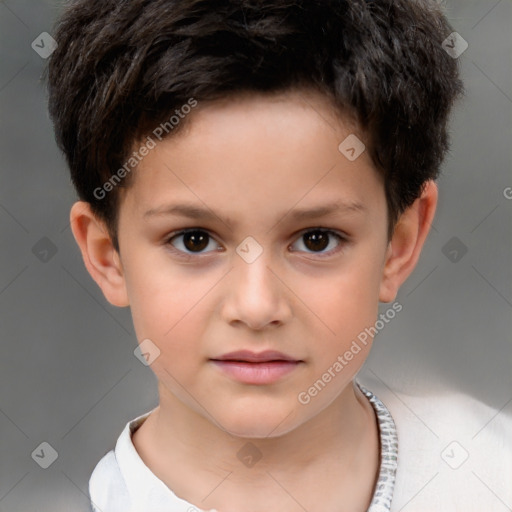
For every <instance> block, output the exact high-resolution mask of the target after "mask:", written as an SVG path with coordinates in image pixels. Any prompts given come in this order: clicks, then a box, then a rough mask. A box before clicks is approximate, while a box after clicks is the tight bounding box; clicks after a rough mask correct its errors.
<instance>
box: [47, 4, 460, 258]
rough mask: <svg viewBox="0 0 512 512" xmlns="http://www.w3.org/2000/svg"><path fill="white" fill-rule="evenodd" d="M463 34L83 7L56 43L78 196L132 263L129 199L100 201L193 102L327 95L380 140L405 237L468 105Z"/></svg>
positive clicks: (407, 19)
mask: <svg viewBox="0 0 512 512" xmlns="http://www.w3.org/2000/svg"><path fill="white" fill-rule="evenodd" d="M452 32H453V29H452V27H451V26H450V24H449V23H448V21H447V19H446V17H445V14H444V12H443V11H442V8H441V7H440V6H439V5H438V3H436V2H435V1H434V0H431V1H430V0H378V1H371V0H304V1H292V0H75V1H72V2H70V3H69V5H67V7H66V9H65V10H64V12H63V14H62V16H61V18H60V19H59V20H58V23H57V25H56V27H55V31H54V37H55V39H56V40H57V42H58V47H57V49H56V50H55V52H54V53H53V54H52V56H51V58H50V59H49V64H48V68H47V70H48V91H49V111H50V115H51V118H52V120H53V122H54V127H55V134H56V140H57V143H58V145H59V147H60V148H61V149H62V151H63V152H64V154H65V157H66V159H67V162H68V165H69V168H70V171H71V177H72V181H73V184H74V186H75V188H76V190H77V192H78V195H79V197H80V199H82V200H84V201H88V202H89V203H90V204H91V207H92V209H93V211H94V212H95V213H96V214H97V215H98V217H99V218H100V219H102V220H103V221H104V222H105V223H106V225H107V228H108V230H109V233H110V235H111V237H112V241H113V243H114V246H115V248H116V250H117V251H119V245H118V237H117V219H118V205H119V190H118V187H114V188H113V190H112V191H111V192H109V193H108V194H106V195H105V197H101V198H98V197H97V195H98V194H97V193H96V194H95V192H94V191H95V190H98V187H102V185H103V184H104V183H106V182H107V181H108V180H109V179H112V176H113V175H114V173H115V172H116V171H117V170H118V169H120V168H121V167H122V166H123V164H125V162H126V161H127V159H128V158H129V157H130V154H131V151H132V150H133V145H134V143H135V142H137V141H140V140H142V139H143V138H144V137H145V136H147V135H148V134H150V133H151V132H152V130H153V129H154V128H155V127H156V126H158V125H159V124H161V123H165V122H166V121H169V118H170V117H171V115H172V114H173V113H174V112H175V111H176V110H177V109H180V108H181V107H182V105H185V104H187V102H189V101H190V99H191V98H193V99H194V100H195V101H197V102H199V103H201V102H202V101H214V100H216V99H224V98H226V97H229V96H231V95H235V94H237V93H242V92H251V91H252V92H258V93H275V92H285V91H287V90H291V89H296V88H308V89H311V88H313V89H315V90H317V91H319V92H321V93H322V94H325V95H326V96H328V97H329V98H330V99H331V100H332V104H333V106H334V108H336V109H337V111H338V112H340V113H341V112H347V111H348V112H351V113H352V115H353V116H354V118H355V119H356V120H357V122H358V123H359V126H360V127H361V128H362V129H363V130H364V132H365V133H366V134H367V138H366V140H365V144H366V146H367V149H368V151H369V153H370V155H371V158H372V161H373V162H374V164H375V166H376V168H377V169H378V170H379V172H382V173H383V175H384V178H385V192H386V199H387V204H388V213H389V228H390V230H389V234H391V233H392V229H393V226H394V224H395V222H396V220H397V219H398V217H399V215H400V214H401V213H402V212H403V211H404V210H405V209H406V208H407V207H408V206H410V205H411V204H412V203H413V202H414V200H415V199H416V198H417V197H418V196H419V195H420V194H421V191H422V187H423V186H424V185H425V183H426V181H428V180H431V179H435V178H437V176H438V174H439V169H440V165H441V163H442V160H443V159H444V156H445V153H446V152H447V151H448V150H449V140H448V134H447V122H448V115H449V112H450V110H451V107H452V104H453V103H454V101H455V99H456V98H457V97H458V96H459V95H462V94H463V92H464V89H463V84H462V81H461V80H460V78H459V72H458V62H457V60H456V59H453V58H452V57H451V56H449V55H448V54H447V53H446V52H445V50H444V49H443V47H442V42H443V40H445V39H446V38H447V37H448V36H449V35H450V33H452ZM186 122H187V118H186V117H185V118H184V119H183V120H181V122H180V123H179V124H178V125H177V126H176V129H175V130H172V131H171V130H169V135H166V136H171V135H172V134H174V133H177V132H178V131H180V130H181V129H182V128H183V126H184V125H185V124H186ZM128 177H129V176H128ZM129 182H130V180H129V179H124V180H122V181H121V182H120V183H119V186H125V187H127V186H128V185H129Z"/></svg>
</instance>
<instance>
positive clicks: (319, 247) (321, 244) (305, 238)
mask: <svg viewBox="0 0 512 512" xmlns="http://www.w3.org/2000/svg"><path fill="white" fill-rule="evenodd" d="M335 239H338V244H335V243H333V240H335ZM298 241H299V242H302V245H303V246H304V247H305V248H306V251H305V252H309V253H313V254H314V253H318V255H319V256H323V255H324V254H328V253H331V252H336V249H337V248H338V247H339V246H340V245H341V243H342V242H344V241H345V238H344V237H342V236H341V235H339V234H338V233H335V232H334V231H330V230H322V229H310V230H309V231H306V232H304V233H303V234H302V235H301V237H300V238H299V240H298ZM328 247H331V249H330V250H329V251H325V249H327V248H328ZM299 250H302V249H300V248H299Z"/></svg>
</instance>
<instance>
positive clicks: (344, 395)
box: [70, 91, 437, 512]
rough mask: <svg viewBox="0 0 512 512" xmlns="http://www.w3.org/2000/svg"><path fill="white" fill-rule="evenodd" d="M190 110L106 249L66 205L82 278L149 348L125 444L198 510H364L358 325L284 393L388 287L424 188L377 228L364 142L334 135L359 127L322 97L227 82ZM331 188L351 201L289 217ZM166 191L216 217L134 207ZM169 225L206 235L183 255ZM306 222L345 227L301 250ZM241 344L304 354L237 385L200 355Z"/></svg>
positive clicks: (366, 453) (162, 146) (430, 205)
mask: <svg viewBox="0 0 512 512" xmlns="http://www.w3.org/2000/svg"><path fill="white" fill-rule="evenodd" d="M190 116H191V119H189V121H191V123H190V125H188V126H187V129H186V130H184V131H183V132H180V133H178V134H177V135H175V136H173V137H169V138H167V139H164V140H163V141H162V142H159V143H158V144H157V146H156V148H154V149H153V150H152V151H151V152H150V153H149V155H148V156H146V157H145V158H144V160H143V161H142V162H141V163H140V164H139V167H138V168H137V170H136V171H135V175H134V178H135V179H134V183H133V185H132V186H131V187H130V188H128V189H127V190H126V191H123V194H122V201H121V206H120V217H119V244H120V255H119V254H117V252H116V251H115V250H114V249H113V247H112V244H111V240H110V238H109V236H108V234H107V230H106V229H105V226H104V225H103V224H102V223H101V222H100V221H99V220H98V219H97V218H96V217H95V216H94V215H93V214H92V212H91V210H90V208H89V205H88V204H87V203H84V202H81V201H78V202H77V203H75V204H74V205H73V207H72V209H71V214H70V218H71V226H72V230H73V234H74V236H75V239H76V241H77V243H78V245H79V247H80V249H81V252H82V255H83V258H84V262H85V265H86V267H87V269H88V271H89V272H90V274H91V276H92V277H93V279H94V280H95V281H96V282H97V284H98V285H99V286H100V288H101V289H102V291H103V293H104V295H105V297H106V298H107V300H108V301H109V302H110V303H111V304H113V305H115V306H118V307H125V306H130V308H131V312H132V316H133V322H134V327H135V331H136V334H137V339H138V340H139V342H140V341H142V340H144V339H146V338H149V339H150V340H152V342H153V343H154V344H155V345H156V346H157V347H158V348H159V350H160V355H159V357H157V358H156V359H155V360H154V362H153V363H152V364H151V368H152V370H153V372H154V373H155V375H156V377H157V379H158V390H159V398H160V402H159V406H158V407H157V408H156V409H155V411H154V412H153V413H152V414H151V415H150V416H149V418H148V419H147V420H146V422H145V423H144V424H143V425H142V426H141V427H140V428H139V430H138V431H137V432H136V433H135V434H134V436H133V442H134V446H135V447H136V449H137V451H138V453H139V454H140V456H141V458H142V460H143V461H144V462H145V463H146V465H147V466H148V467H149V468H150V469H151V470H152V471H153V472H154V473H155V474H156V475H157V476H158V477H159V478H160V479H161V480H162V481H163V482H164V483H166V484H167V485H168V486H169V487H170V488H171V489H172V490H173V491H174V492H175V493H176V494H177V495H178V496H179V497H181V498H183V499H186V500H187V501H190V502H191V503H193V504H194V505H195V506H197V508H201V509H208V508H216V509H217V510H219V511H222V512H256V511H260V510H266V511H269V512H273V511H278V510H279V511H282V510H287V511H290V512H294V511H303V510H304V509H306V510H308V511H316V510H322V511H324V512H327V511H332V512H334V511H338V512H339V507H340V503H343V504H344V509H343V510H344V512H349V511H352V512H356V511H364V510H366V509H367V507H368V506H369V503H370V500H371V497H372V493H373V486H374V485H375V481H376V478H377V475H378V460H379V457H378V450H379V441H378V429H377V423H376V417H375V414H374V412H373V409H372V407H371V405H370V404H369V402H368V401H367V399H366V398H365V397H364V395H362V393H361V392H360V391H359V389H358V388H357V387H356V386H355V385H354V382H353V379H354V377H355V375H356V374H357V372H358V371H359V369H360V368H361V366H362V364H363V363H364V361H365V359H366V357H367V356H368V353H369V351H370V348H371V344H372V343H371V342H372V340H371V338H369V340H368V344H367V345H366V346H364V345H361V348H362V350H361V351H360V352H359V353H358V354H357V355H355V356H354V358H353V359H352V360H351V361H350V362H349V363H348V364H347V365H346V366H345V367H344V368H343V370H342V371H341V372H339V373H337V374H336V377H335V378H333V379H332V380H331V381H330V382H329V383H328V384H327V385H326V386H325V387H324V389H322V391H321V392H319V393H318V394H317V395H316V396H315V397H313V398H312V399H311V400H310V402H309V403H308V404H306V405H304V404H302V403H300V402H299V400H298V395H299V393H300V392H303V391H307V390H308V388H310V387H311V386H312V385H313V384H314V383H315V381H317V380H318V379H319V378H320V377H321V376H322V374H323V373H325V372H326V371H327V369H328V368H329V367H332V365H333V364H334V362H335V361H336V360H337V357H338V356H339V355H341V354H343V353H344V352H345V351H346V350H348V348H349V347H350V344H351V343H352V341H353V340H354V339H356V338H357V335H358V334H359V333H360V332H362V331H364V329H365V328H366V327H369V326H373V325H374V323H375V321H376V320H377V314H378V304H379V301H381V302H392V301H394V300H395V297H396V294H397V291H398V290H399V288H400V286H401V285H402V283H403V282H404V281H405V280H406V278H407V277H408V276H409V275H410V273H411V272H412V270H413V269H414V267H415V265H416V263H417V260H418V258H419V255H420V252H421V248H422V246H423V243H424V241H425V238H426V236H427V234H428V231H429V227H430V224H431V222H432V220H433V217H434V213H435V208H436V203H437V187H436V185H435V184H434V183H433V182H429V183H428V184H427V186H426V187H425V189H424V192H423V193H422V195H421V197H419V198H418V199H417V200H416V202H415V203H414V204H413V205H412V206H411V207H410V208H409V209H408V210H406V211H405V212H404V213H403V214H402V215H401V217H400V219H399V221H398V224H397V226H396V228H395V231H394V235H393V237H392V239H391V240H390V241H389V240H388V239H387V236H386V228H387V216H386V211H387V210H386V198H385V194H384V184H383V181H382V178H381V176H380V175H379V173H378V172H377V171H376V170H375V168H374V166H373V164H372V162H371V160H370V157H369V154H368V152H367V151H364V152H363V153H362V154H361V155H360V156H359V157H358V158H357V159H356V160H355V161H349V160H348V159H347V158H346V157H345V156H344V155H343V154H342V153H340V151H339V150H338V145H339V144H340V142H341V141H343V140H344V139H345V138H346V137H347V136H348V135H349V134H351V133H354V134H356V135H357V136H358V137H359V138H360V139H361V140H364V137H363V135H361V134H360V133H359V132H358V131H357V127H356V126H355V125H353V124H352V123H351V122H350V120H349V119H348V118H345V117H341V116H338V117H335V115H334V109H333V108H332V106H331V105H330V104H329V103H328V100H327V99H325V98H324V97H323V96H321V95H319V94H317V93H315V92H311V91H295V92H288V93H287V94H276V95H273V96H258V95H241V96H238V97H236V98H230V100H229V101H224V100H223V101H219V102H214V103H207V104H200V105H199V106H198V107H197V109H195V110H194V111H193V113H192V114H190ZM192 116H193V117H192ZM331 201H332V202H334V201H344V202H358V203H360V204H361V205H362V207H363V208H362V209H360V210H357V209H356V210H354V209H346V210H340V211H338V212H337V213H333V214H329V215H327V216H324V217H321V218H314V219H307V218H306V219H302V220H292V218H291V214H290V213H291V212H290V211H291V210H294V209H297V208H313V207H317V206H321V205H325V204H326V203H330V202H331ZM181 202H187V203H192V204H194V205H197V206H199V207H205V206H206V207H207V208H208V209H209V210H211V211H213V212H214V213H215V217H214V219H213V220H196V219H187V218H184V217H176V216H171V215H158V216H150V217H148V218H144V213H145V212H146V211H147V210H150V209H155V208H158V207H160V206H161V205H165V204H170V203H181ZM226 218H229V219H231V221H232V222H233V224H234V225H233V226H231V227H229V226H228V225H227V224H226V221H225V219H226ZM221 219H223V220H221ZM185 228H197V229H199V228H200V229H201V230H202V231H206V233H207V234H208V235H210V237H208V236H207V238H206V242H205V245H203V246H200V249H199V253H198V252H194V248H195V247H196V246H195V245H194V243H193V242H192V243H191V242H190V241H189V242H188V244H187V245H185V238H184V237H183V236H175V237H174V238H172V239H171V241H172V243H171V241H169V239H170V238H171V236H172V235H173V234H174V233H176V232H178V231H180V230H182V229H185ZM315 228H323V229H325V230H332V231H334V232H335V233H336V232H337V233H339V234H340V235H342V236H344V237H345V239H344V240H341V239H338V238H337V237H336V236H335V235H333V234H331V235H329V236H328V244H327V243H326V246H325V248H322V247H320V248H318V247H315V245H314V244H312V243H311V242H308V239H307V237H306V239H304V238H303V237H302V235H303V234H308V233H309V234H310V235H311V232H310V231H311V230H313V231H314V229H315ZM203 235H204V233H203ZM247 236H251V237H253V238H254V239H255V240H256V241H257V242H258V244H259V245H260V246H261V248H262V249H263V252H262V254H261V255H260V256H259V257H258V258H257V259H256V260H255V261H253V262H252V263H247V262H246V261H244V259H242V258H241V257H240V256H239V255H238V254H237V252H236V248H237V247H238V246H239V245H240V243H241V242H242V241H243V240H244V239H245V238H246V237H247ZM196 244H197V242H196ZM172 248H174V250H175V252H172ZM180 250H181V251H182V252H181V254H188V255H189V257H188V259H187V258H186V257H183V256H182V257H180V256H179V255H178V254H179V251H180ZM239 349H248V350H251V351H253V352H260V351H263V350H266V349H273V350H279V351H281V352H284V353H286V354H289V355H291V356H294V357H295V358H296V359H300V360H302V361H303V363H301V364H300V365H298V366H297V368H296V369H295V370H294V371H293V372H292V373H291V374H288V375H286V376H285V377H283V378H282V379H281V380H279V381H277V382H275V383H272V384H268V385H249V384H243V383H240V382H237V381H235V380H233V379H231V378H230V377H228V376H226V375H225V374H224V373H222V372H221V371H220V370H219V369H218V368H217V367H216V366H215V365H214V364H213V363H212V362H211V361H209V359H210V358H213V357H216V356H217V357H218V356H219V355H221V354H224V353H227V352H231V351H233V350H239ZM249 441H250V442H251V443H252V444H253V445H255V446H256V447H257V449H258V450H259V452H260V453H261V459H260V460H259V461H258V462H257V463H256V464H255V465H254V466H252V467H246V466H245V465H243V464H242V463H241V462H240V460H239V459H238V458H237V452H238V450H240V449H241V448H242V447H243V446H244V445H245V444H246V443H247V442H249Z"/></svg>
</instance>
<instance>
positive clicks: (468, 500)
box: [89, 374, 512, 512]
mask: <svg viewBox="0 0 512 512" xmlns="http://www.w3.org/2000/svg"><path fill="white" fill-rule="evenodd" d="M355 382H356V384H357V385H358V386H359V387H360V389H361V390H362V391H363V393H364V394H365V395H366V396H367V397H368V398H369V400H370V403H371V404H372V406H373V408H374V410H375V413H376V415H377V420H378V423H379V436H380V446H381V465H380V471H379V480H378V482H377V484H376V486H375V494H374V497H373V500H372V504H371V506H370V508H369V509H368V511H367V512H506V511H507V510H508V511H511V510H512V415H510V414H509V413H507V412H505V411H504V410H502V411H499V410H496V409H493V408H492V407H490V406H488V405H486V404H484V403H482V402H480V401H478V400H476V399H474V398H473V397H471V396H469V395H465V394H462V393H459V392H449V393H448V392H447V393H446V394H443V395H440V394H436V395H428V396H424V397H418V396H410V395H405V394H400V395H399V394H397V393H396V392H394V391H393V390H391V389H390V388H389V387H388V386H387V385H386V384H384V383H383V382H382V381H381V380H380V379H378V378H376V377H373V376H371V375H369V374H366V375H364V377H363V376H362V375H358V376H357V377H356V379H355ZM511 396H512V395H511ZM150 413H151V411H149V412H147V413H145V414H143V415H141V416H138V417H137V418H135V419H133V420H131V421H130V422H128V423H127V424H126V426H125V427H124V429H123V431H122V432H121V435H120V436H119V438H118V440H117V443H116V446H115V449H113V450H111V451H109V452H108V453H107V454H106V455H105V456H104V457H103V458H102V459H101V460H100V461H99V462H98V464H97V465H96V467H95V469H94V471H93V473H92V475H91V478H90V481H89V494H90V497H91V504H92V510H93V512H164V511H165V512H198V511H202V510H204V509H201V508H199V507H198V506H195V505H192V504H191V503H190V502H188V501H186V500H184V499H182V498H180V497H178V496H177V495H176V494H175V493H174V492H173V491H172V490H171V489H169V488H168V487H167V486H166V485H165V484H164V483H163V482H162V481H161V480H160V479H158V478H157V477H156V475H154V474H153V473H152V471H151V470H150V469H149V468H148V467H147V466H146V465H145V464H144V462H143V461H142V459H141V458H140V456H139V455H138V453H137V451H136V450H135V447H134V445H133V443H132V439H131V435H132V434H133V432H134V431H135V430H136V429H137V428H138V427H139V426H140V425H141V424H142V422H143V421H144V420H145V419H146V418H147V417H148V416H149V414H150ZM395 426H396V430H395V428H394V427H395ZM397 438H398V456H397V454H396V440H397ZM210 512H215V511H214V509H211V511H210ZM220 512H222V511H220ZM310 512H316V511H310ZM340 512H343V510H342V504H340Z"/></svg>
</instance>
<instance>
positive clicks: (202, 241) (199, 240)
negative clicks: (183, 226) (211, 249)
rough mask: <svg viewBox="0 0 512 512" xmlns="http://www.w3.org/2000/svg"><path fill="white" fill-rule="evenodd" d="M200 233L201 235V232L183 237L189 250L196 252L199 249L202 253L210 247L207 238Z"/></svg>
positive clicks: (194, 232)
mask: <svg viewBox="0 0 512 512" xmlns="http://www.w3.org/2000/svg"><path fill="white" fill-rule="evenodd" d="M198 233H201V231H192V232H190V233H185V234H184V235H183V243H184V244H185V247H186V248H187V249H188V250H190V251H194V250H196V249H197V250H198V251H201V250H202V249H204V248H205V247H207V246H208V242H207V236H205V235H204V234H198ZM189 242H190V243H189Z"/></svg>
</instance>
